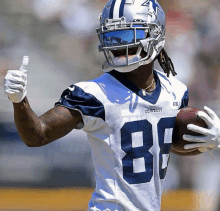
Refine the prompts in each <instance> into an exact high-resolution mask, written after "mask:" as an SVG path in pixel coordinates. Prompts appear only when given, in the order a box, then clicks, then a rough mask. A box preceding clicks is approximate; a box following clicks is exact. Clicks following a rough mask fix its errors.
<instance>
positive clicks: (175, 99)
mask: <svg viewBox="0 0 220 211" xmlns="http://www.w3.org/2000/svg"><path fill="white" fill-rule="evenodd" d="M154 76H155V80H156V84H157V85H156V89H155V90H154V91H153V93H152V94H151V95H148V94H147V95H146V96H145V94H144V93H142V90H141V89H139V88H138V87H136V86H135V85H134V84H133V83H131V82H130V81H128V80H126V75H125V74H123V73H119V72H117V71H115V70H113V71H111V72H109V73H105V74H103V75H102V76H101V77H99V78H97V79H94V80H91V81H88V82H80V83H76V84H75V85H71V86H70V87H68V88H67V89H66V90H65V91H64V92H63V94H62V96H61V99H60V100H59V102H57V103H56V104H55V105H56V106H64V107H67V108H70V109H75V110H78V111H79V112H80V113H81V115H82V118H83V124H81V125H80V124H79V125H78V129H80V128H82V129H83V130H84V131H85V132H86V133H87V134H88V138H89V141H90V145H91V149H92V158H93V162H94V166H95V177H96V188H95V191H94V193H93V194H92V198H91V200H90V202H89V209H88V210H92V211H104V210H105V211H159V210H160V205H161V195H162V187H163V180H164V177H165V174H166V170H167V164H168V159H169V153H170V148H171V142H172V131H173V127H174V124H175V118H176V115H177V113H178V110H179V109H180V108H183V107H186V106H187V104H188V89H187V87H186V86H185V85H184V84H182V83H181V82H180V81H178V80H177V79H176V78H174V77H173V76H170V77H169V78H167V77H166V75H165V74H164V73H161V72H159V71H156V70H155V71H154Z"/></svg>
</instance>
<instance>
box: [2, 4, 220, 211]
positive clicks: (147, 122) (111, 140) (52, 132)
mask: <svg viewBox="0 0 220 211" xmlns="http://www.w3.org/2000/svg"><path fill="white" fill-rule="evenodd" d="M99 19H100V27H99V28H98V29H97V33H98V37H99V40H100V45H99V50H100V52H103V53H104V55H105V62H104V63H103V66H102V69H103V71H104V72H105V73H104V74H103V75H102V76H101V77H99V78H96V79H94V80H91V81H87V82H79V83H76V84H74V85H70V86H69V87H68V88H67V89H66V90H64V92H63V93H62V95H61V98H60V100H59V101H58V102H56V103H55V107H54V108H52V109H51V110H49V111H47V112H46V113H45V114H43V115H42V116H40V117H38V116H37V115H36V114H35V113H34V111H33V110H32V109H31V107H30V105H29V103H28V99H27V97H26V93H27V91H26V85H27V66H28V61H29V58H28V57H24V58H23V61H22V65H21V67H20V70H9V71H8V72H7V74H6V77H5V93H6V95H7V96H8V98H9V99H10V100H11V101H12V102H13V106H14V119H15V124H16V127H17V130H18V132H19V135H20V137H21V139H22V140H23V142H24V143H25V144H26V145H27V146H29V147H40V146H44V145H46V144H49V143H50V142H52V141H55V140H57V139H59V138H61V137H63V136H65V135H66V134H68V133H69V132H70V131H72V130H73V129H82V130H84V131H85V132H86V133H87V134H88V138H89V141H90V144H91V149H92V158H93V162H94V166H95V177H96V188H95V191H94V193H93V194H92V198H91V200H90V202H89V208H88V210H93V211H103V210H105V211H107V210H110V211H116V210H117V211H136V210H139V211H145V210H146V211H159V210H160V205H161V195H162V187H163V181H164V178H165V174H166V169H167V163H168V158H169V153H170V151H172V152H174V153H177V154H179V153H178V152H175V151H174V150H172V149H171V142H172V130H173V127H174V123H175V118H176V115H177V113H178V111H179V109H181V108H183V107H186V106H187V105H188V89H187V87H186V86H185V85H184V84H182V83H181V82H180V81H178V80H177V79H176V78H175V77H173V76H172V75H174V76H175V75H176V72H175V70H174V66H173V64H172V61H171V59H170V58H169V57H168V55H167V53H166V51H165V50H164V44H165V14H164V11H163V9H162V8H161V6H160V5H159V3H158V2H157V1H156V0H138V1H137V0H109V1H108V3H107V4H106V5H105V7H104V10H103V12H102V14H101V15H100V17H99ZM155 60H158V62H159V64H160V66H161V68H162V69H163V71H164V73H162V72H160V71H157V70H155V69H154V61H155ZM170 73H172V75H171V74H170ZM205 110H206V111H207V113H208V114H209V115H207V114H205V113H204V112H200V113H199V115H200V116H201V117H202V118H203V119H204V120H205V121H206V123H207V124H208V126H209V128H208V129H204V128H199V127H196V126H195V125H189V129H192V130H194V131H197V132H200V133H202V134H204V136H202V137H197V136H195V137H194V136H185V139H186V140H189V141H197V142H198V143H197V144H192V145H187V146H186V148H195V150H194V151H193V152H191V153H188V155H189V154H191V155H193V154H199V153H201V152H203V151H205V150H206V149H208V148H217V147H218V145H219V142H220V139H219V134H220V132H219V131H220V129H219V125H220V124H219V119H218V117H217V116H216V114H215V113H214V112H213V111H212V110H210V109H209V108H206V107H205ZM73 144H74V143H73ZM183 155H184V154H183Z"/></svg>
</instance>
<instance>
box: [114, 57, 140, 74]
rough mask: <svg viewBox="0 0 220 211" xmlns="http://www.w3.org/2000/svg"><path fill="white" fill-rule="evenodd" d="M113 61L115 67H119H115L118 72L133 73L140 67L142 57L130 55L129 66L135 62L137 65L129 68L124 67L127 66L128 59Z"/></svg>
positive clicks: (118, 58)
mask: <svg viewBox="0 0 220 211" xmlns="http://www.w3.org/2000/svg"><path fill="white" fill-rule="evenodd" d="M112 60H113V62H114V65H115V66H118V67H115V68H114V69H115V70H117V71H118V72H122V73H126V72H131V71H133V70H135V69H137V68H138V67H139V66H140V65H139V62H137V61H139V60H140V57H139V56H138V55H129V56H128V64H130V63H133V62H137V63H135V64H132V65H128V66H124V65H127V59H126V57H125V56H122V57H114V58H113V59H112Z"/></svg>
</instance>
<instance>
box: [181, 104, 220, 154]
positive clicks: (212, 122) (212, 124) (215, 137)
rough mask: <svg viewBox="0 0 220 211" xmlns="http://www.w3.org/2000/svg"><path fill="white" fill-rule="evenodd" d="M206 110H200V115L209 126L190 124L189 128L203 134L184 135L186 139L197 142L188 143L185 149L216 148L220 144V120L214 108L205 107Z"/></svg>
mask: <svg viewBox="0 0 220 211" xmlns="http://www.w3.org/2000/svg"><path fill="white" fill-rule="evenodd" d="M204 110H205V111H206V112H207V113H205V112H204V111H199V112H198V116H199V117H200V118H202V119H203V120H204V121H205V122H206V124H207V126H208V128H203V127H199V126H196V125H193V124H188V125H187V128H188V130H192V131H194V132H197V133H200V134H201V136H192V135H183V139H184V140H186V141H191V142H197V143H194V144H186V145H185V146H184V148H185V149H191V148H199V150H200V149H201V151H202V150H204V151H205V149H216V148H218V147H219V145H220V120H219V118H218V116H217V115H216V114H215V112H214V111H213V110H211V109H210V108H208V107H206V106H205V107H204Z"/></svg>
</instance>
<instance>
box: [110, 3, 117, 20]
mask: <svg viewBox="0 0 220 211" xmlns="http://www.w3.org/2000/svg"><path fill="white" fill-rule="evenodd" d="M115 2H116V0H113V1H112V5H111V8H110V14H109V18H110V19H112V18H113V12H114V7H115Z"/></svg>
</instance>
